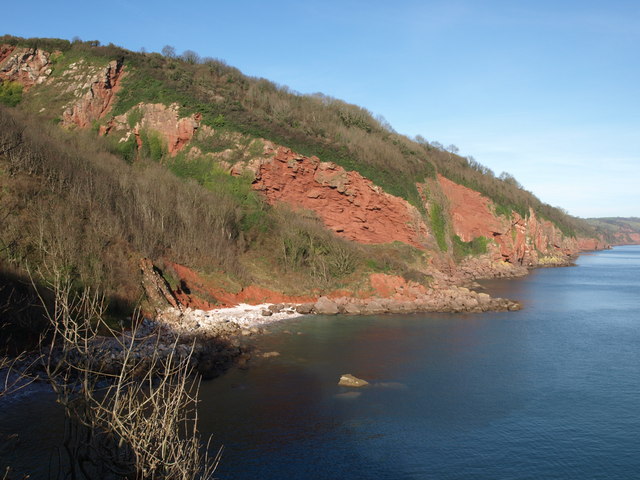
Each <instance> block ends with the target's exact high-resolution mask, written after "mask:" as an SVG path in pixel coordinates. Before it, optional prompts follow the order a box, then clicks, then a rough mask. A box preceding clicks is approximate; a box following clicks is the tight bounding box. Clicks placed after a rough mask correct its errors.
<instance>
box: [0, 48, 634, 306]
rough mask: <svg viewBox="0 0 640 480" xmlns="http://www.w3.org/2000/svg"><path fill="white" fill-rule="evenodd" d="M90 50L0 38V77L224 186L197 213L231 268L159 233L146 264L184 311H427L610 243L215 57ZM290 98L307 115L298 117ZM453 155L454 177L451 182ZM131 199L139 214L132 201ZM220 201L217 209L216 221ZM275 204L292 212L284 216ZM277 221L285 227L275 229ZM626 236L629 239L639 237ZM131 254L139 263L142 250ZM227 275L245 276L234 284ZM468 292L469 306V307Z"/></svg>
mask: <svg viewBox="0 0 640 480" xmlns="http://www.w3.org/2000/svg"><path fill="white" fill-rule="evenodd" d="M18 43H19V42H18ZM100 48H102V47H99V48H93V49H90V50H89V53H87V52H86V51H85V50H82V51H80V52H77V51H74V50H73V46H70V47H69V49H68V50H65V51H46V50H43V49H41V48H29V47H24V46H19V45H18V44H16V45H8V44H7V45H0V80H2V81H11V82H17V83H19V84H21V85H23V88H24V98H23V101H22V104H21V106H20V107H19V108H22V109H23V110H25V111H27V112H32V113H33V112H37V113H39V114H41V115H43V116H44V117H48V118H49V119H53V120H55V121H57V122H58V123H60V124H61V126H62V127H63V128H66V129H67V130H74V129H87V130H88V129H91V130H93V131H94V132H95V133H96V135H99V136H100V137H102V139H101V140H100V141H101V142H103V145H104V146H105V147H104V148H107V149H109V150H110V151H111V152H112V153H113V154H115V155H118V156H120V157H122V158H123V159H124V160H125V161H126V162H128V163H129V164H133V165H134V166H135V165H136V164H140V165H145V162H149V161H153V162H156V163H157V164H159V165H162V166H164V167H165V168H166V169H167V170H168V171H169V172H171V173H173V174H175V175H177V176H178V177H181V178H183V179H185V180H190V181H193V184H189V185H190V186H189V188H191V189H203V190H206V191H209V192H214V193H215V195H218V196H220V195H222V197H223V198H224V201H223V200H219V201H218V202H216V203H214V204H211V205H205V206H202V205H199V206H198V208H200V207H203V208H204V209H205V211H207V209H208V210H210V212H208V213H205V214H204V216H203V218H212V220H207V221H209V222H210V225H209V226H210V227H212V228H214V227H215V229H216V232H219V235H220V240H219V244H221V245H222V244H224V245H228V248H230V249H231V250H228V251H229V252H231V251H233V258H234V262H236V263H235V264H234V265H235V267H234V269H235V271H236V272H241V273H233V274H232V273H230V272H228V271H227V270H228V267H225V266H224V262H223V261H222V260H220V259H219V258H217V256H218V255H219V254H220V251H215V253H214V249H213V247H209V250H208V248H207V246H206V245H204V244H203V245H200V244H197V245H196V243H195V242H196V240H192V242H193V243H192V247H193V248H192V249H191V251H192V252H195V253H191V254H190V255H191V256H189V257H187V256H185V255H182V254H179V253H178V248H177V247H176V241H173V242H171V241H169V240H166V241H163V240H162V238H160V239H159V242H158V247H157V248H156V250H155V251H153V252H150V253H152V254H153V255H154V256H155V258H153V259H152V260H151V261H146V263H145V266H146V267H145V268H146V270H147V271H149V272H151V271H152V267H153V263H160V264H163V265H168V266H169V268H168V269H165V272H166V273H167V275H169V274H170V275H172V278H173V281H172V282H169V285H170V289H171V290H172V295H174V296H175V299H176V301H177V302H179V303H181V304H182V305H191V306H199V307H211V306H213V305H223V304H233V303H238V302H241V301H254V302H260V301H265V300H268V299H271V300H272V301H286V300H290V301H298V302H302V301H308V300H312V299H314V298H318V297H319V296H320V295H323V294H325V295H328V296H329V298H332V299H337V298H343V297H346V298H352V299H356V298H360V299H367V298H368V299H376V298H391V297H393V298H395V300H397V301H398V302H414V303H415V302H419V301H422V302H423V303H422V304H421V305H422V307H420V308H423V309H427V308H431V307H432V306H433V305H434V304H433V303H429V302H428V301H427V298H426V296H428V295H430V293H429V292H434V291H436V290H438V289H449V288H451V285H452V284H456V283H458V284H459V283H461V282H468V281H471V280H474V279H477V278H485V277H495V276H510V275H521V274H523V273H524V271H525V269H526V268H530V267H536V266H550V265H566V264H569V263H570V262H571V259H572V257H573V256H574V255H576V254H577V253H579V252H580V251H582V250H593V249H601V248H606V246H607V244H606V242H605V241H604V240H603V237H602V236H599V235H598V234H597V232H595V231H594V230H592V229H590V228H591V227H589V226H588V225H586V224H584V223H583V222H581V221H580V220H579V219H573V218H569V217H566V216H564V214H562V212H560V211H557V210H555V209H553V208H551V207H548V206H546V205H544V204H542V203H541V202H540V201H539V200H538V199H536V198H535V197H533V196H532V195H531V194H529V193H528V192H523V191H521V190H518V189H517V188H516V187H514V186H513V185H511V184H505V183H504V182H503V181H502V180H500V179H497V178H493V177H491V176H487V175H483V174H482V173H480V172H478V171H476V170H474V169H473V168H472V166H470V165H469V164H468V163H465V162H466V160H464V159H461V158H460V157H457V156H455V155H452V154H448V159H447V162H446V163H445V160H444V159H443V158H444V157H443V153H442V152H441V151H440V150H438V149H437V148H434V147H431V146H430V145H426V146H425V145H424V144H419V143H415V142H412V141H411V140H409V139H407V138H406V137H402V136H400V135H398V134H396V133H395V132H392V131H389V130H388V129H385V128H383V127H381V126H380V125H379V124H377V123H376V122H375V120H373V119H372V118H371V117H370V115H369V114H368V113H367V112H366V111H362V110H359V109H358V107H355V106H349V105H346V104H344V103H340V102H333V101H324V100H322V101H318V100H317V99H314V98H306V97H300V98H298V99H297V100H296V99H295V98H293V97H292V96H291V94H289V93H281V92H278V91H277V90H270V88H271V87H269V86H268V85H266V86H265V84H264V83H260V82H259V81H255V80H251V79H247V78H246V77H243V76H241V75H240V74H239V73H238V72H236V71H233V70H231V69H229V68H227V67H222V66H220V65H216V64H213V63H210V64H208V66H203V69H201V70H197V69H198V68H200V66H198V65H195V66H190V65H188V64H187V63H184V62H180V61H179V60H176V59H165V58H163V57H161V56H159V55H158V54H134V53H132V52H126V51H122V50H117V51H115V52H112V51H111V50H109V49H104V48H103V49H100ZM204 67H206V69H205V68H204ZM194 69H195V70H194ZM207 69H208V70H207ZM196 74H200V76H199V77H196ZM189 75H191V77H189ZM206 75H209V76H210V77H211V78H212V79H213V80H211V83H210V84H207V83H205V80H203V78H205V77H206ZM193 78H199V79H200V80H199V82H200V83H198V82H195V83H194V82H193ZM180 79H181V80H180ZM141 85H147V86H146V87H141ZM193 85H197V86H195V87H194V86H193ZM235 85H240V87H235ZM265 92H266V93H265ZM187 93H189V95H187ZM269 95H271V97H269ZM287 95H289V96H287ZM274 96H275V97H274ZM272 97H273V98H277V99H278V100H279V101H281V103H282V101H285V100H286V102H291V103H290V104H287V105H289V106H288V107H287V108H288V110H287V108H284V107H282V109H281V111H282V112H284V111H285V110H287V113H286V114H284V113H282V114H281V113H277V112H276V110H277V109H276V105H277V103H276V101H275V100H273V98H272ZM265 98H271V100H265ZM283 99H284V100H283ZM294 101H296V102H298V104H301V103H304V104H305V105H306V108H308V109H312V111H313V112H314V114H313V115H310V114H309V112H308V111H302V110H300V111H296V110H295V108H294V105H297V104H294V103H293V102H294ZM269 102H271V103H269ZM305 102H306V103H305ZM266 103H269V105H266ZM267 107H268V108H267ZM296 108H297V107H296ZM283 109H284V110H283ZM323 118H324V119H325V120H317V119H323ZM333 118H335V119H336V121H338V123H339V125H338V126H336V121H334V120H331V119H333ZM265 119H266V120H265ZM313 119H316V120H313ZM326 119H329V120H326ZM321 121H325V123H320V122H321ZM314 122H316V123H314ZM332 129H333V130H332ZM301 152H304V153H301ZM313 152H316V153H315V154H314V153H313ZM456 162H457V163H458V164H460V165H461V166H460V168H461V170H460V171H459V172H457V173H456V172H454V173H455V175H454V174H451V171H452V170H451V168H452V167H451V165H453V164H455V163H456ZM123 168H124V167H123ZM127 168H128V167H127ZM134 172H135V170H132V173H131V174H134ZM461 179H462V180H461ZM464 179H467V180H468V181H465V180H464ZM475 184H477V185H481V186H482V188H479V187H478V188H477V189H474V188H472V186H473V185H475ZM155 188H157V189H159V190H161V189H163V188H166V187H165V186H163V185H162V184H159V185H156V186H155ZM136 195H139V194H136ZM222 197H220V198H222ZM131 198H132V199H133V200H132V208H136V200H135V198H137V197H136V196H135V195H133V196H132V197H131ZM505 199H506V201H505ZM224 202H226V203H224ZM223 204H224V205H225V206H224V208H225V209H226V210H225V212H226V213H224V215H219V212H220V211H221V208H222V205H223ZM283 205H286V206H287V208H288V209H289V210H291V211H292V212H293V213H291V214H290V215H292V216H291V217H286V215H289V214H286V215H285V214H283V213H281V212H280V209H281V207H282V206H283ZM505 205H507V207H505ZM509 205H514V207H513V208H510V207H508V206H509ZM181 208H182V206H181V205H175V209H176V211H178V210H180V209H181ZM216 212H218V213H216ZM545 213H546V214H548V215H545ZM136 214H140V215H145V216H146V217H149V218H153V219H154V222H155V221H156V220H155V219H159V220H158V222H159V225H160V227H159V230H158V231H159V232H162V233H160V235H161V236H164V235H168V234H169V233H171V234H172V235H173V233H174V230H175V229H177V228H179V227H178V226H177V224H176V222H174V221H173V219H172V218H171V215H166V214H165V213H162V214H155V213H153V212H152V211H151V210H149V211H142V212H139V213H136ZM283 216H284V217H283ZM146 217H145V218H146ZM547 217H549V218H547ZM214 218H215V220H213V219H214ZM281 218H289V220H286V221H284V222H285V223H278V222H282V220H279V219H281ZM287 221H289V222H293V223H289V224H287V223H286V222H287ZM269 222H271V223H269ZM314 222H317V225H320V227H319V228H324V229H325V231H324V232H321V231H318V230H317V227H316V223H314ZM275 224H277V225H278V226H275V227H274V225H275ZM576 228H578V230H579V231H576ZM171 229H173V230H171ZM274 229H275V230H274ZM175 234H176V235H178V232H177V231H176V232H175ZM618 234H619V235H622V233H620V232H619V233H618ZM624 234H625V235H627V236H626V237H625V238H627V239H629V238H636V237H634V235H637V239H640V233H637V232H624ZM179 237H180V238H181V239H182V238H183V237H184V233H180V235H179ZM334 238H337V239H340V240H339V241H338V240H334ZM616 238H622V237H616ZM126 241H127V240H125V242H126ZM180 241H182V240H180ZM130 249H131V255H132V256H135V255H136V254H137V253H136V252H137V251H138V250H140V247H139V246H138V247H136V246H131V247H130ZM187 250H189V249H186V250H185V251H187ZM345 252H346V253H345ZM138 253H140V252H138ZM141 256H144V255H141ZM105 261H106V260H105ZM128 264H135V262H132V261H130V260H129V261H128ZM188 264H191V265H188ZM205 265H207V267H205ZM212 265H217V266H216V267H211V266H212ZM232 270H233V269H232ZM204 271H208V272H209V273H208V274H211V272H212V271H216V274H215V276H216V278H218V280H216V281H212V280H210V279H209V280H207V279H206V277H207V275H204ZM157 272H160V270H159V269H157ZM203 275H204V276H203ZM274 276H277V277H278V279H277V281H275V280H273V278H274ZM236 277H238V278H241V279H240V280H237V279H236V280H234V282H236V284H237V285H236V287H234V288H230V287H229V284H228V282H229V281H230V280H229V279H232V278H236ZM221 278H225V279H227V280H224V281H222V280H220V279H221ZM385 279H386V280H385ZM149 281H151V280H149ZM385 282H386V283H385ZM398 282H400V283H398ZM385 284H388V285H392V284H393V285H395V286H394V287H393V288H392V291H393V292H392V293H389V292H387V294H385V293H384V292H386V290H385V289H386V287H384V285H385ZM388 285H387V286H388ZM145 288H147V289H148V286H145ZM232 290H233V291H235V293H233V292H232ZM285 290H286V291H288V292H289V293H288V294H287V293H286V292H285ZM383 291H384V292H383ZM407 292H410V293H407ZM456 295H457V296H458V297H460V295H462V297H465V295H467V293H465V292H462V293H460V292H458V293H457V294H456ZM454 296H455V295H454ZM441 297H442V295H441ZM445 297H446V295H445V296H444V297H442V298H445ZM171 298H174V297H171ZM434 298H435V297H434ZM446 298H449V297H446ZM451 298H453V297H451ZM465 298H466V297H465ZM477 301H478V299H477V298H475V297H474V298H473V299H471V300H469V305H471V306H470V307H469V308H476V307H477V305H478V303H477ZM425 302H426V303H425ZM343 303H344V302H343ZM346 303H347V304H349V303H350V302H348V301H347V302H346ZM463 303H464V302H463ZM425 305H431V306H430V307H427V306H425ZM438 305H440V304H438ZM483 305H485V306H487V305H491V302H485V303H484V304H483ZM496 305H497V304H496ZM505 305H506V304H505ZM494 306H495V305H494ZM503 306H504V305H503ZM507 307H508V306H505V308H507ZM354 308H356V307H352V309H354ZM417 308H418V307H415V308H414V310H415V309H417ZM442 308H444V307H442Z"/></svg>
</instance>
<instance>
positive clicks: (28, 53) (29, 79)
mask: <svg viewBox="0 0 640 480" xmlns="http://www.w3.org/2000/svg"><path fill="white" fill-rule="evenodd" d="M50 74H51V64H50V61H49V53H47V52H44V51H42V50H40V49H37V48H36V49H34V48H16V47H13V46H11V45H1V46H0V79H2V80H10V81H13V82H19V83H21V84H22V85H23V86H24V89H25V90H28V89H29V88H31V87H32V86H34V85H37V84H40V83H42V82H44V81H45V80H46V79H47V77H48V76H49V75H50Z"/></svg>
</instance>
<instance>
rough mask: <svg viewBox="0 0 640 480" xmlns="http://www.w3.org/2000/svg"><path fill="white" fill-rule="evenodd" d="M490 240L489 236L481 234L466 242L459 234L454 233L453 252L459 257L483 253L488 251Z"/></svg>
mask: <svg viewBox="0 0 640 480" xmlns="http://www.w3.org/2000/svg"><path fill="white" fill-rule="evenodd" d="M490 241H491V240H489V239H488V238H487V237H483V236H480V237H475V238H473V239H472V240H470V241H469V242H465V241H463V240H462V239H461V238H460V237H459V236H458V235H454V236H453V253H454V255H455V257H456V258H458V259H462V258H464V257H467V256H469V255H482V254H484V253H487V246H488V245H489V242H490Z"/></svg>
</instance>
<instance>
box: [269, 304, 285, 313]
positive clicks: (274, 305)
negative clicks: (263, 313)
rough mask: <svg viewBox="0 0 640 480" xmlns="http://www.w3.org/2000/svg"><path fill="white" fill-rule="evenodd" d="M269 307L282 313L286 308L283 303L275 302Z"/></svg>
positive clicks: (272, 310) (274, 311) (270, 309)
mask: <svg viewBox="0 0 640 480" xmlns="http://www.w3.org/2000/svg"><path fill="white" fill-rule="evenodd" d="M267 308H268V309H269V311H270V312H272V313H280V312H281V311H282V309H283V308H284V305H283V304H282V303H274V304H273V305H269V307H267Z"/></svg>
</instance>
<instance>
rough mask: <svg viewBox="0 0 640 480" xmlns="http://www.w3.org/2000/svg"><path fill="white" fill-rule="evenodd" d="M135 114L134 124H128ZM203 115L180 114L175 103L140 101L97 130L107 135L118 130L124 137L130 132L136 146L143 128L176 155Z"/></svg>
mask: <svg viewBox="0 0 640 480" xmlns="http://www.w3.org/2000/svg"><path fill="white" fill-rule="evenodd" d="M131 115H135V117H136V118H137V119H138V120H137V121H136V123H135V124H134V125H130V123H131V122H130V121H129V116H131ZM200 120H202V115H200V114H198V113H196V114H194V115H190V116H186V117H180V108H179V107H178V105H177V104H172V105H169V106H166V105H163V104H161V103H140V104H138V105H137V106H135V107H134V108H133V109H131V110H130V111H129V112H127V113H125V114H123V115H118V116H116V117H113V118H112V119H111V120H110V121H109V122H108V124H107V125H103V126H102V127H101V128H100V133H101V134H103V135H108V134H110V133H114V132H117V131H122V132H125V133H126V135H125V137H124V139H127V138H128V136H129V135H131V134H133V135H135V137H136V140H137V142H138V146H139V147H141V146H142V143H143V140H142V135H141V132H142V131H143V130H146V131H148V132H153V133H155V134H158V135H160V137H161V138H162V140H163V142H164V144H165V145H166V147H167V152H168V153H169V154H170V155H175V154H176V153H178V152H179V151H180V150H182V149H183V148H184V147H185V146H186V145H187V144H188V143H189V142H190V141H191V140H192V139H193V137H194V135H195V133H196V131H197V130H198V128H199V127H200Z"/></svg>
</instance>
